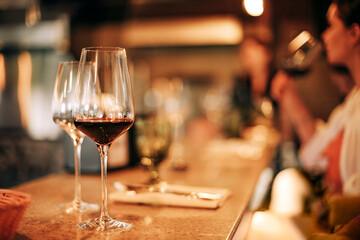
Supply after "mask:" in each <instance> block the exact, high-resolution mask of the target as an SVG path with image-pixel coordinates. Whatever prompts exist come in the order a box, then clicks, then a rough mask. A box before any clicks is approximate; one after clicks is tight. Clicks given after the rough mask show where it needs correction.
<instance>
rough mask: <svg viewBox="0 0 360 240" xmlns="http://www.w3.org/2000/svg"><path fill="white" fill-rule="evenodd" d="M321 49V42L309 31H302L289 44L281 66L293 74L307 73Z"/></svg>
mask: <svg viewBox="0 0 360 240" xmlns="http://www.w3.org/2000/svg"><path fill="white" fill-rule="evenodd" d="M321 51H322V46H321V43H320V42H319V41H318V40H317V39H316V38H315V37H314V36H312V35H311V34H310V33H309V32H308V31H302V32H301V33H300V34H299V35H297V36H296V37H295V38H294V39H293V40H292V41H290V43H289V44H288V46H287V50H286V53H285V54H284V56H283V58H282V61H281V67H282V69H283V70H285V71H286V72H287V73H288V74H291V75H303V74H306V73H307V72H308V71H309V69H310V68H311V66H312V64H313V62H314V61H315V59H316V58H317V57H318V56H319V55H320V53H321Z"/></svg>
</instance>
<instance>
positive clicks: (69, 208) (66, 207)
mask: <svg viewBox="0 0 360 240" xmlns="http://www.w3.org/2000/svg"><path fill="white" fill-rule="evenodd" d="M57 208H58V209H60V210H61V211H62V212H65V213H67V214H72V213H79V212H95V211H98V210H99V209H100V207H99V205H97V204H95V203H87V202H81V203H80V206H76V204H75V203H74V202H68V203H62V204H60V205H58V206H57Z"/></svg>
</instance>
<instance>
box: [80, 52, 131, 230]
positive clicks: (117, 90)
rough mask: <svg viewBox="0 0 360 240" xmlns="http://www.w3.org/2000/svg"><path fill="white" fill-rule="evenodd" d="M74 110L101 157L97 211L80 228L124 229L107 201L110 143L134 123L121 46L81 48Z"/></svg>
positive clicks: (124, 226) (125, 228) (129, 87)
mask: <svg viewBox="0 0 360 240" xmlns="http://www.w3.org/2000/svg"><path fill="white" fill-rule="evenodd" d="M78 83H79V85H78V86H77V90H76V92H77V95H76V103H77V104H78V108H77V109H76V111H75V114H74V121H75V125H76V127H77V128H78V129H79V130H80V131H82V132H83V133H84V134H85V135H87V136H88V137H89V138H90V139H92V140H93V141H94V142H95V143H96V145H97V147H98V150H99V153H100V158H101V187H102V195H101V196H102V200H101V215H100V216H99V217H98V218H95V219H91V220H89V221H86V222H84V223H81V224H80V226H79V227H80V228H83V229H89V230H97V231H101V232H104V231H105V232H106V231H115V230H127V229H129V228H131V224H130V223H126V222H123V221H120V220H117V219H114V218H111V217H110V215H109V213H108V205H107V185H106V184H107V183H106V181H107V159H108V154H107V153H108V149H109V148H110V146H111V143H112V142H113V141H114V140H115V139H116V138H118V137H119V136H120V135H122V134H123V133H125V132H126V131H127V130H128V129H129V128H130V127H131V126H132V125H133V123H134V118H135V111H134V100H133V92H132V84H131V81H130V76H129V71H128V66H127V57H126V52H125V49H123V48H117V47H90V48H84V49H83V50H82V52H81V57H80V69H79V73H78Z"/></svg>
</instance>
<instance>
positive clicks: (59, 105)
mask: <svg viewBox="0 0 360 240" xmlns="http://www.w3.org/2000/svg"><path fill="white" fill-rule="evenodd" d="M78 67H79V62H78V61H69V62H60V63H59V66H58V72H57V76H56V82H55V88H54V95H53V100H52V117H53V120H54V122H55V123H56V124H58V125H59V126H60V127H61V128H62V129H63V130H64V131H65V132H66V133H67V134H68V135H69V136H70V137H71V140H72V142H73V145H74V161H75V163H74V165H75V198H74V200H73V201H72V202H69V203H64V204H61V205H60V206H58V207H59V208H60V209H62V210H64V211H65V212H66V213H72V212H77V211H80V212H86V211H89V210H92V211H96V210H99V206H98V205H97V204H92V203H86V202H83V201H81V183H80V176H81V175H80V172H81V171H80V165H81V161H80V157H81V145H82V142H83V140H84V134H83V133H81V132H80V131H79V130H78V129H77V128H76V127H75V125H74V119H73V117H72V114H73V111H74V108H75V105H74V93H75V84H76V74H77V72H78Z"/></svg>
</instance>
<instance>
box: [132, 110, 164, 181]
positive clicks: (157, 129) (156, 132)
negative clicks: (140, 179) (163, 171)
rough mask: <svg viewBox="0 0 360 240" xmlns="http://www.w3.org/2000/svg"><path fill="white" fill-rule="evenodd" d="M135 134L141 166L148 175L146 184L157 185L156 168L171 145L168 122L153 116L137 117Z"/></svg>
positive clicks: (157, 172) (158, 179)
mask: <svg viewBox="0 0 360 240" xmlns="http://www.w3.org/2000/svg"><path fill="white" fill-rule="evenodd" d="M135 134H136V145H137V149H138V152H139V155H140V156H141V164H142V165H143V166H145V167H146V168H147V170H148V171H149V173H150V180H149V182H148V184H157V183H159V182H160V177H159V171H158V166H159V164H160V163H161V161H163V160H164V159H165V158H166V156H167V153H168V149H169V147H170V144H171V125H170V122H169V120H167V119H166V118H160V117H155V116H141V117H138V118H137V120H136V123H135Z"/></svg>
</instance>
